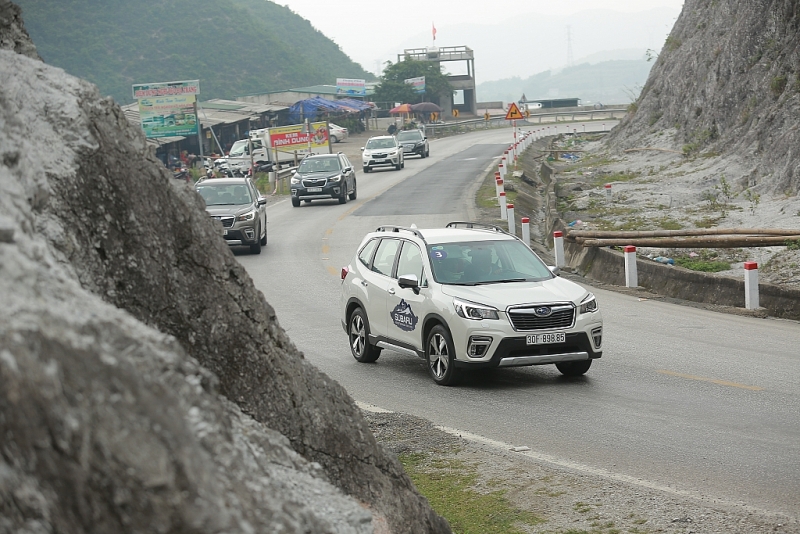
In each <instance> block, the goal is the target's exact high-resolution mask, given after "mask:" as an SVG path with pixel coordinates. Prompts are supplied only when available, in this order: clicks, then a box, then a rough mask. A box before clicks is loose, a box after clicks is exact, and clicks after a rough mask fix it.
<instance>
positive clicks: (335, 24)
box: [275, 0, 683, 72]
mask: <svg viewBox="0 0 800 534" xmlns="http://www.w3.org/2000/svg"><path fill="white" fill-rule="evenodd" d="M275 1H276V2H277V3H279V4H282V5H285V6H288V7H289V8H290V9H291V10H292V11H294V12H295V13H297V14H298V15H300V16H301V17H303V18H305V19H308V20H309V21H310V22H311V24H312V25H313V26H314V27H315V28H317V29H318V30H320V31H321V32H322V33H324V34H325V35H326V36H327V37H329V38H330V39H332V40H333V41H334V42H335V43H336V44H338V45H339V46H340V47H341V49H342V50H343V51H344V53H345V54H347V55H348V56H350V58H352V59H353V60H354V61H356V62H358V63H360V64H361V65H362V66H363V67H364V68H365V69H366V70H368V71H371V72H376V71H377V70H378V68H379V66H381V65H382V64H383V62H385V61H386V60H392V61H396V59H397V54H398V53H400V52H402V49H403V45H402V43H407V42H408V41H409V37H414V36H418V39H419V41H420V42H419V43H418V44H414V45H411V46H413V47H420V48H422V47H426V46H430V45H432V44H434V43H433V41H432V39H431V25H432V24H435V25H436V30H437V34H436V43H435V44H436V45H439V46H456V45H466V46H470V43H460V42H459V43H453V42H447V29H448V27H449V26H453V25H459V24H477V25H482V24H498V23H503V22H505V23H507V25H508V28H509V31H524V28H525V23H526V21H529V20H531V18H535V17H542V16H548V15H562V16H563V15H569V14H571V13H576V12H579V11H585V10H596V9H611V10H615V11H620V12H626V13H631V12H638V11H644V10H647V9H652V8H657V7H670V8H673V9H675V10H678V11H680V9H681V7H682V6H683V0H570V2H553V1H552V0H527V1H523V2H520V1H519V0H492V1H487V0H482V1H477V0H461V1H459V2H457V3H456V2H437V1H435V0H433V1H432V0H402V1H398V2H392V1H391V0H389V1H376V0H349V1H348V2H337V1H335V0H275ZM673 23H674V19H673V20H665V21H664V24H665V28H666V30H665V32H664V33H665V34H666V33H668V31H669V28H671V25H672V24H673ZM565 40H566V37H565ZM406 46H408V45H406ZM479 52H480V51H479V50H476V51H475V53H476V56H477V55H478V54H479ZM381 68H382V67H381Z"/></svg>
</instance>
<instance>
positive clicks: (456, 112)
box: [453, 109, 458, 117]
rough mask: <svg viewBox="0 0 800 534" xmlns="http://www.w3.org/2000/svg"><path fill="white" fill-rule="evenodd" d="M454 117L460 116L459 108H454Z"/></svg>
mask: <svg viewBox="0 0 800 534" xmlns="http://www.w3.org/2000/svg"><path fill="white" fill-rule="evenodd" d="M453 117H458V110H457V109H454V110H453Z"/></svg>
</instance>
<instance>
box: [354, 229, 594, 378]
mask: <svg viewBox="0 0 800 534" xmlns="http://www.w3.org/2000/svg"><path fill="white" fill-rule="evenodd" d="M556 273H557V270H556V269H555V268H550V267H548V266H547V265H545V263H544V262H543V261H542V260H541V259H540V258H539V256H537V255H536V254H535V253H534V252H533V251H532V250H531V249H530V248H529V247H528V246H527V245H525V244H524V243H523V242H522V241H521V240H520V239H518V238H516V237H515V236H512V235H510V234H508V233H506V232H504V231H503V230H501V229H500V228H498V227H494V226H490V225H483V224H480V223H468V222H467V223H465V222H456V223H450V224H448V225H447V227H445V228H436V229H426V230H423V229H417V228H414V227H411V228H404V227H399V226H383V227H380V228H378V229H377V230H376V231H375V232H372V233H369V234H367V236H366V237H365V238H364V240H363V241H362V243H361V245H360V246H359V247H358V251H357V252H356V254H355V256H354V257H353V259H352V261H351V262H350V264H349V265H348V266H347V267H344V268H343V269H342V293H341V306H342V326H343V327H344V330H345V332H346V333H347V336H348V338H349V343H350V350H351V352H352V354H353V357H354V358H355V359H356V360H357V361H359V362H365V363H366V362H374V361H375V360H377V359H378V357H379V356H380V353H381V350H382V349H383V348H387V347H388V348H392V349H396V350H400V351H405V352H411V353H413V354H416V355H417V356H419V357H420V358H423V359H424V360H426V362H427V364H428V365H427V368H428V371H429V374H430V376H431V378H433V380H434V382H436V383H437V384H440V385H453V384H455V383H457V381H458V379H459V374H460V372H461V370H463V369H479V368H491V367H517V366H525V365H543V364H555V365H556V367H557V368H558V370H559V371H560V372H561V373H563V374H565V375H568V376H579V375H582V374H584V373H585V372H586V371H588V370H589V367H590V366H591V364H592V360H593V359H596V358H600V357H601V356H602V354H603V353H602V351H601V343H602V338H603V320H602V316H601V314H600V311H599V309H598V306H597V301H596V300H595V297H594V295H593V294H591V293H589V292H588V291H586V290H585V289H584V288H583V287H581V286H579V285H578V284H576V283H574V282H571V281H569V280H566V279H564V278H560V277H558V276H557V274H556Z"/></svg>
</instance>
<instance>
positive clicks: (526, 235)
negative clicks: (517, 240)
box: [522, 217, 531, 246]
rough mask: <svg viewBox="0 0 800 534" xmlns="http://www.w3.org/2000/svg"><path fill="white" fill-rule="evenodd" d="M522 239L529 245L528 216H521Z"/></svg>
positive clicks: (529, 222)
mask: <svg viewBox="0 0 800 534" xmlns="http://www.w3.org/2000/svg"><path fill="white" fill-rule="evenodd" d="M522 241H524V242H525V244H526V245H528V246H531V220H530V219H529V218H528V217H523V218H522Z"/></svg>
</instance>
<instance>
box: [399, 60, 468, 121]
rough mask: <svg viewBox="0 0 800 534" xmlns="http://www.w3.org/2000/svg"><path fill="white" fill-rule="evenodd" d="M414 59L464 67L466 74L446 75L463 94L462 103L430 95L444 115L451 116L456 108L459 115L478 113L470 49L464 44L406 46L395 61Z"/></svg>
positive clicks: (443, 96) (451, 98)
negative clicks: (457, 64) (454, 63)
mask: <svg viewBox="0 0 800 534" xmlns="http://www.w3.org/2000/svg"><path fill="white" fill-rule="evenodd" d="M404 60H414V61H428V62H434V63H436V64H438V65H439V67H440V68H441V64H442V63H443V62H458V63H461V64H462V65H463V66H465V67H466V69H465V70H466V74H456V75H452V76H448V77H447V80H448V81H449V82H450V84H451V85H452V86H453V89H454V90H456V91H461V92H462V93H463V96H464V103H463V104H457V105H456V104H454V98H453V97H452V96H450V98H447V96H446V95H431V96H432V97H434V98H437V97H438V99H439V102H438V104H439V107H441V108H442V110H443V111H442V114H443V115H444V116H452V114H453V110H454V109H457V110H458V112H459V114H460V115H478V100H477V96H476V92H475V56H474V54H473V52H472V49H471V48H469V47H466V46H443V47H440V48H437V47H435V46H432V47H427V48H408V49H406V50H404V51H403V53H402V54H398V55H397V61H398V62H400V61H404Z"/></svg>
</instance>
